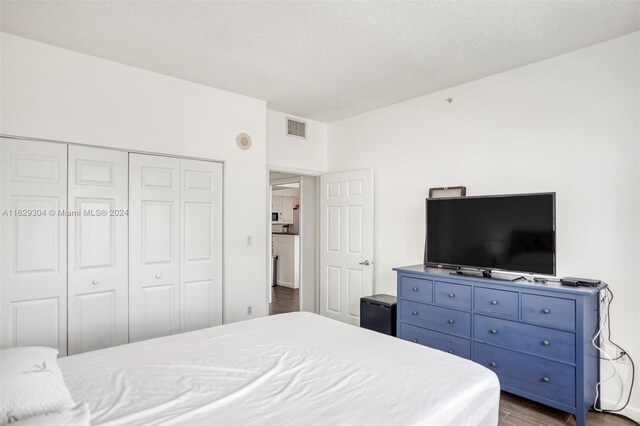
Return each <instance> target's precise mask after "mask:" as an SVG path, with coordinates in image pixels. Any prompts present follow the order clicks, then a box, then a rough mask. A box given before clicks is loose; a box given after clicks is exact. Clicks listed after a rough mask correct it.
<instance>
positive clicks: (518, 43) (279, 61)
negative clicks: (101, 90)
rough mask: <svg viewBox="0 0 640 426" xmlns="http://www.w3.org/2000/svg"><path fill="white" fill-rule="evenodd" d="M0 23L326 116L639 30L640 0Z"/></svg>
mask: <svg viewBox="0 0 640 426" xmlns="http://www.w3.org/2000/svg"><path fill="white" fill-rule="evenodd" d="M1 7H2V9H1V11H0V12H1V13H0V14H1V21H0V26H1V28H2V30H3V31H6V32H9V33H12V34H16V35H18V36H23V37H26V38H30V39H33V40H38V41H42V42H45V43H49V44H53V45H56V46H60V47H63V48H67V49H71V50H75V51H78V52H82V53H86V54H89V55H94V56H98V57H101V58H105V59H109V60H112V61H116V62H121V63H123V64H127V65H132V66H135V67H139V68H143V69H147V70H151V71H156V72H159V73H162V74H167V75H171V76H174V77H178V78H181V79H184V80H189V81H194V82H197V83H201V84H205V85H208V86H212V87H216V88H220V89H224V90H228V91H232V92H236V93H241V94H244V95H248V96H252V97H256V98H261V99H265V100H267V101H268V105H269V108H272V109H275V110H279V111H284V112H288V113H291V114H295V115H299V116H302V117H309V118H312V119H316V120H320V121H325V122H330V121H334V120H338V119H341V118H345V117H348V116H351V115H354V114H357V113H361V112H365V111H368V110H372V109H375V108H379V107H382V106H385V105H389V104H392V103H395V102H398V101H401V100H404V99H408V98H412V97H416V96H419V95H424V94H427V93H431V92H434V91H437V90H440V89H444V88H447V87H451V86H454V85H457V84H460V83H464V82H468V81H471V80H475V79H478V78H481V77H484V76H487V75H491V74H495V73H497V72H501V71H505V70H508V69H511V68H515V67H518V66H522V65H525V64H529V63H532V62H536V61H539V60H542V59H546V58H550V57H552V56H556V55H558V54H561V53H565V52H568V51H571V50H575V49H578V48H581V47H585V46H589V45H591V44H594V43H597V42H600V41H604V40H607V39H611V38H614V37H618V36H621V35H624V34H628V33H630V32H633V31H637V30H639V29H640V2H639V1H635V0H629V1H625V0H616V1H599V0H583V1H579V0H571V1H563V0H548V1H545V0H510V1H488V0H487V1H483V0H476V1H455V0H447V1H436V0H433V1H275V2H274V1H132V0H130V1H105V0H101V1H71V0H66V1H55V0H47V1H28V0H20V1H2V4H1Z"/></svg>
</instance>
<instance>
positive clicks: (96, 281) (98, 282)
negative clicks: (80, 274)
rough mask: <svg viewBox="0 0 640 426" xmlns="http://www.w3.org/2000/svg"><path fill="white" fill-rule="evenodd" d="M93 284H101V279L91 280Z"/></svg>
mask: <svg viewBox="0 0 640 426" xmlns="http://www.w3.org/2000/svg"><path fill="white" fill-rule="evenodd" d="M91 284H93V285H98V284H100V281H98V280H93V281H91Z"/></svg>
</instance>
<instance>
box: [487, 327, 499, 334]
mask: <svg viewBox="0 0 640 426" xmlns="http://www.w3.org/2000/svg"><path fill="white" fill-rule="evenodd" d="M489 333H491V334H498V330H496V329H495V328H492V329H491V330H489Z"/></svg>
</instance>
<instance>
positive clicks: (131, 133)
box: [0, 34, 267, 322]
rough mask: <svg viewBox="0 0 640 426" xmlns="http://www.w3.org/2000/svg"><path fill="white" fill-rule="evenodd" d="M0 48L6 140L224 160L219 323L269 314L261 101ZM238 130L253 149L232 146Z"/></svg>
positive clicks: (52, 52) (37, 46)
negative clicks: (28, 139) (24, 138)
mask: <svg viewBox="0 0 640 426" xmlns="http://www.w3.org/2000/svg"><path fill="white" fill-rule="evenodd" d="M0 43H1V50H2V52H1V55H2V56H1V89H2V90H1V91H2V95H1V103H0V107H1V115H0V119H1V120H0V121H1V129H0V131H1V132H2V133H4V134H8V135H18V136H27V137H32V138H45V139H54V140H60V141H65V142H77V143H84V144H90V145H99V146H105V147H116V148H124V149H132V150H141V151H151V152H157V153H165V154H173V155H184V156H193V157H202V158H207V159H215V160H221V161H224V199H225V200H224V201H225V203H224V258H225V261H224V274H225V287H224V292H225V306H224V310H225V321H226V322H230V321H237V320H241V319H245V318H246V316H245V313H246V307H247V305H253V312H254V316H262V315H265V314H266V311H265V306H266V297H267V293H266V290H267V284H266V276H267V263H266V262H267V240H266V237H267V221H266V220H265V217H266V209H265V205H266V203H267V194H266V189H267V173H266V103H265V102H264V101H261V100H257V99H252V98H248V97H244V96H240V95H236V94H232V93H229V92H225V91H221V90H217V89H212V88H209V87H205V86H201V85H198V84H194V83H189V82H186V81H182V80H178V79H175V78H171V77H167V76H163V75H160V74H156V73H152V72H148V71H143V70H140V69H136V68H132V67H128V66H125V65H121V64H118V63H114V62H109V61H105V60H102V59H98V58H94V57H90V56H86V55H81V54H78V53H75V52H71V51H68V50H63V49H59V48H56V47H53V46H48V45H45V44H41V43H36V42H33V41H30V40H27V39H23V38H19V37H15V36H12V35H9V34H2V35H1V38H0ZM239 132H247V133H248V134H250V135H251V137H252V138H253V147H252V149H251V150H249V151H241V150H239V149H238V148H237V147H236V145H235V137H236V135H237V134H238V133H239ZM255 212H265V214H264V215H256V214H255ZM247 235H251V236H252V237H253V245H252V246H247V245H246V241H247Z"/></svg>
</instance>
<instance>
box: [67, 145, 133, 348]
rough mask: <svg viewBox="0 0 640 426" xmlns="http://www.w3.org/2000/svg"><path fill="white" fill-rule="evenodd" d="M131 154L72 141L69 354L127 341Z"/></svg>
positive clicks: (70, 170)
mask: <svg viewBox="0 0 640 426" xmlns="http://www.w3.org/2000/svg"><path fill="white" fill-rule="evenodd" d="M128 160H129V159H128V154H127V153H126V152H120V151H113V150H108V149H100V148H86V147H78V146H69V210H70V212H71V213H72V214H71V215H70V216H69V222H68V224H69V317H68V320H69V328H68V333H69V354H70V355H73V354H76V353H80V352H86V351H91V350H96V349H101V348H105V347H108V346H114V345H120V344H124V343H127V342H128V340H129V328H128V316H129V312H128V310H129V308H128V303H127V302H128V292H129V289H128V270H127V262H128V255H127V245H128V244H127V224H128V216H127V215H126V212H127V208H128V196H127V192H128V187H127V181H128V173H129V170H128Z"/></svg>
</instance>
